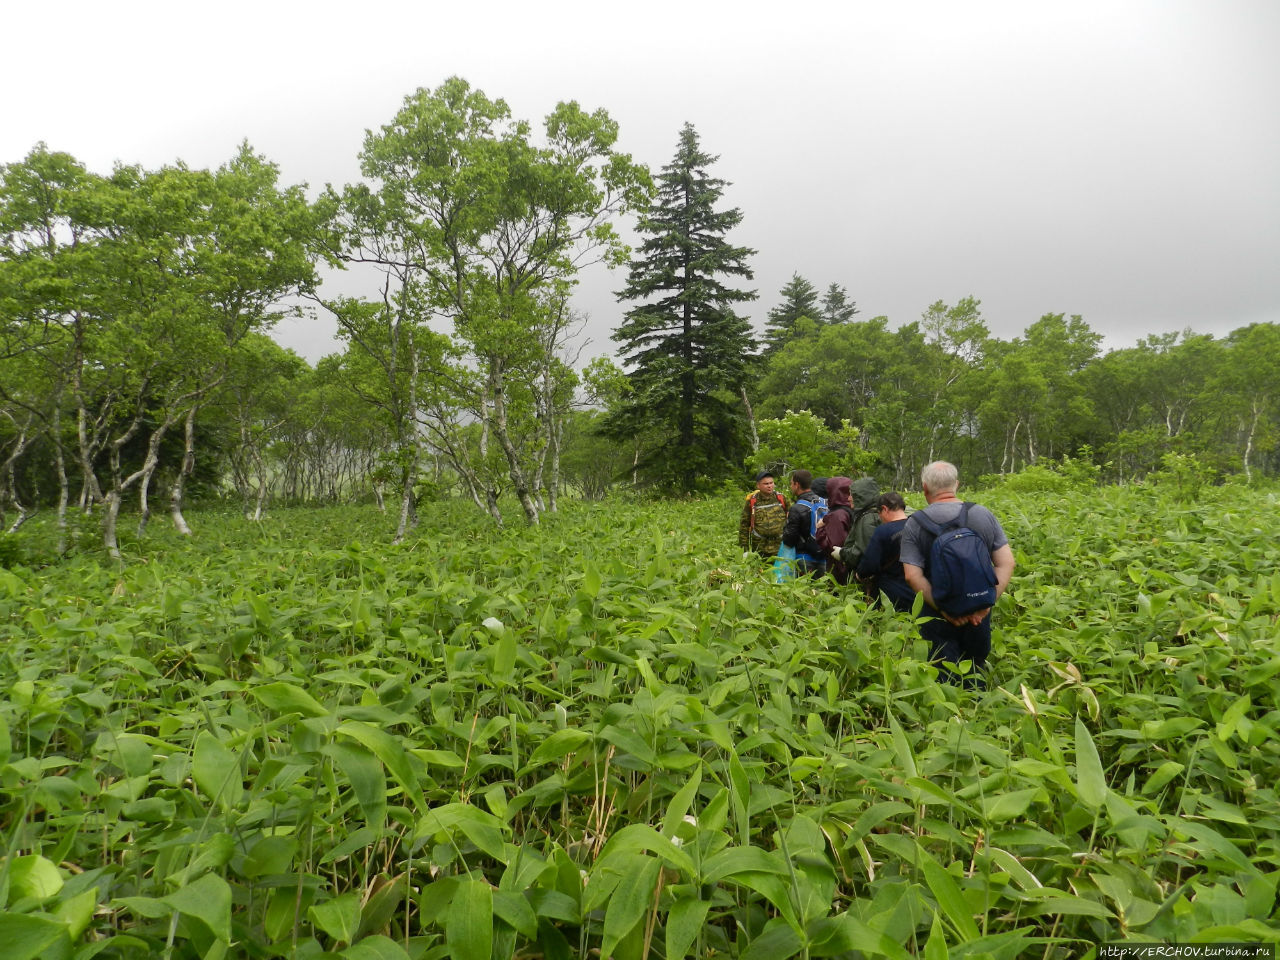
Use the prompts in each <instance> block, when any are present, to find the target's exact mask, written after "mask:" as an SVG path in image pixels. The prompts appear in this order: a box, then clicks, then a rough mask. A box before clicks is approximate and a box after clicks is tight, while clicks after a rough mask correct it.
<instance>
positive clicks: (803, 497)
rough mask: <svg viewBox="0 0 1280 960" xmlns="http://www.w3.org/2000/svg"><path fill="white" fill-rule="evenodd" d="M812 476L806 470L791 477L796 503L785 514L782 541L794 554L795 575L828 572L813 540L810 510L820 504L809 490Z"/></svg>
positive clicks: (825, 561) (821, 501)
mask: <svg viewBox="0 0 1280 960" xmlns="http://www.w3.org/2000/svg"><path fill="white" fill-rule="evenodd" d="M812 483H813V474H812V473H810V472H809V471H808V470H796V471H795V472H794V473H792V474H791V492H792V494H793V495H794V496H795V502H794V503H793V504H792V506H791V509H790V510H788V511H787V522H786V524H784V525H783V527H782V542H783V543H784V544H786V545H787V546H788V547H793V548H794V549H795V551H796V574H797V575H803V574H806V573H808V574H812V575H813V576H815V577H816V576H821V575H822V574H823V573H825V572H826V570H827V560H826V557H825V556H824V555H823V552H822V547H821V546H820V545H819V544H818V541H817V540H815V539H814V537H813V526H814V524H813V521H812V519H811V517H812V513H813V509H814V507H815V506H817V505H818V504H821V503H823V500H822V498H820V497H819V496H818V495H817V494H816V493H814V492H813V491H812V490H811V489H810V485H811V484H812Z"/></svg>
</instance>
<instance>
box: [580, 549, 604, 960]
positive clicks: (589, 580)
mask: <svg viewBox="0 0 1280 960" xmlns="http://www.w3.org/2000/svg"><path fill="white" fill-rule="evenodd" d="M582 590H583V592H584V593H585V594H586V595H587V596H589V597H591V598H592V599H593V600H594V599H595V598H596V596H597V595H599V593H600V568H599V567H597V566H596V565H595V564H594V563H592V562H591V561H590V560H588V561H587V562H586V563H585V564H583V567H582ZM606 955H607V954H606Z"/></svg>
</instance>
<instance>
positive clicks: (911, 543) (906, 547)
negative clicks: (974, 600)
mask: <svg viewBox="0 0 1280 960" xmlns="http://www.w3.org/2000/svg"><path fill="white" fill-rule="evenodd" d="M920 485H921V486H922V487H923V488H924V497H925V500H927V501H928V504H929V505H928V506H927V507H925V508H924V510H923V511H921V512H922V513H924V514H925V515H926V516H928V517H929V519H930V520H933V521H934V522H935V523H938V524H940V525H941V526H943V527H944V528H945V527H946V526H947V524H949V523H951V522H952V521H954V520H955V519H956V518H957V517H959V516H960V510H961V508H962V507H963V506H964V503H963V501H961V500H960V499H959V498H958V497H957V496H956V490H957V489H958V488H959V486H960V479H959V475H958V473H957V472H956V468H955V466H954V465H953V464H950V463H947V462H946V461H944V460H939V461H937V462H936V463H931V464H929V465H928V466H927V467H925V468H924V470H923V471H921V473H920ZM914 516H916V515H915V514H913V515H912V517H914ZM912 517H908V518H907V525H906V527H904V528H903V531H902V553H901V556H902V572H903V575H904V576H905V577H906V581H907V583H908V584H910V585H911V588H912V589H913V590H915V591H916V592H917V593H923V594H924V601H925V607H924V609H923V610H922V613H924V614H925V615H927V616H928V617H929V619H928V620H926V621H925V622H924V623H922V624H921V625H920V635H921V636H922V637H924V639H926V640H928V641H929V643H930V651H929V659H930V660H932V661H934V662H935V663H937V664H938V665H939V666H938V668H939V670H940V671H941V679H943V680H945V681H948V682H951V683H955V682H958V681H959V680H960V676H959V675H958V674H957V673H956V672H955V671H954V670H952V669H951V668H950V667H949V666H947V664H959V663H960V662H961V661H964V660H968V661H970V662H971V663H972V664H973V668H974V671H975V672H974V673H973V674H971V675H970V676H969V677H966V678H965V680H964V684H965V686H969V687H981V686H983V682H982V679H981V677H980V676H978V675H977V673H976V671H978V670H980V669H982V667H984V666H985V665H986V662H987V655H988V654H989V653H990V652H991V608H990V607H986V608H984V609H982V610H975V611H974V612H973V613H968V614H964V615H963V616H951V615H950V614H946V613H943V612H942V611H941V610H939V609H937V608H936V607H935V606H934V603H933V588H932V586H931V585H930V584H929V580H928V576H927V574H926V570H927V568H928V557H929V552H930V549H931V548H932V546H933V535H932V534H931V533H930V532H929V531H928V530H926V529H925V528H924V525H923V524H921V523H919V522H917V521H914V520H913V519H912ZM968 527H969V529H971V530H972V531H973V532H974V533H976V534H977V535H978V538H979V539H980V540H981V541H982V542H983V543H984V544H986V546H987V549H988V550H989V551H990V553H991V564H992V566H993V567H994V568H995V575H996V598H997V599H999V598H1000V595H1001V594H1003V593H1004V591H1005V588H1006V587H1008V585H1009V578H1010V577H1011V576H1012V575H1013V567H1014V559H1013V549H1012V548H1011V547H1010V546H1009V538H1008V537H1006V536H1005V533H1004V530H1003V528H1001V526H1000V521H999V520H997V519H996V518H995V515H994V514H992V512H991V511H990V510H988V509H987V508H986V507H984V506H981V505H979V504H976V503H975V504H974V505H973V506H972V507H970V508H969V517H968Z"/></svg>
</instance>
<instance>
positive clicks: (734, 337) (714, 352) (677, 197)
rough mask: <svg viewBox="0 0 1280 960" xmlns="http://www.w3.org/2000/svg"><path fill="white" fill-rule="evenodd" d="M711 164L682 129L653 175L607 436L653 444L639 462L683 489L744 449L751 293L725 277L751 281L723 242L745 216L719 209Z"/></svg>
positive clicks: (619, 335) (689, 129) (719, 183)
mask: <svg viewBox="0 0 1280 960" xmlns="http://www.w3.org/2000/svg"><path fill="white" fill-rule="evenodd" d="M717 159H719V158H718V157H714V156H711V155H709V154H707V153H704V152H703V151H702V149H701V147H700V146H699V142H698V134H697V132H696V131H695V130H694V128H693V126H692V125H691V124H688V123H686V124H685V125H684V128H683V129H682V130H681V131H680V141H679V145H678V147H677V149H676V154H675V157H674V158H673V159H672V161H671V162H670V163H669V164H667V165H666V166H664V167H663V168H662V172H661V174H660V175H659V176H658V177H657V182H658V191H657V198H656V200H655V201H654V204H653V206H652V207H651V208H650V210H649V212H648V213H647V214H646V215H645V216H643V217H641V218H640V220H639V223H638V224H637V227H636V229H637V230H638V231H639V233H640V234H642V235H643V236H645V237H646V239H645V240H644V242H643V243H642V244H641V245H640V249H639V251H638V255H637V257H636V259H634V260H632V262H631V270H630V275H629V277H628V279H627V285H626V287H625V289H623V290H622V291H620V292H619V294H618V296H619V299H621V300H634V301H639V305H638V306H635V307H632V308H631V309H630V310H629V311H628V312H627V314H626V318H625V319H624V321H623V323H622V325H621V326H620V327H619V328H618V329H617V330H616V331H615V332H614V334H613V339H614V340H615V341H617V342H618V343H619V344H621V347H620V349H619V353H620V354H621V357H622V359H623V362H624V364H625V365H626V366H627V367H628V368H629V376H630V380H631V384H632V387H633V390H632V392H631V394H630V396H629V399H628V400H627V402H625V403H624V404H622V405H621V406H620V407H619V408H618V409H617V410H616V411H615V413H614V414H613V415H612V416H611V418H610V424H609V430H610V432H612V433H613V434H614V435H616V436H620V437H629V438H632V437H640V436H642V435H647V436H649V437H651V438H653V439H654V441H655V442H654V443H653V444H652V449H650V450H649V451H647V452H645V453H643V454H642V455H641V456H640V462H639V466H640V467H641V468H642V469H643V470H644V472H645V473H647V474H649V475H651V476H655V477H656V478H657V479H659V480H660V481H661V482H666V483H671V484H674V485H678V486H679V487H680V488H681V489H683V490H685V491H688V490H691V489H693V487H694V485H695V482H696V480H697V478H698V477H699V476H717V475H725V474H726V473H727V472H729V471H731V470H733V469H734V468H736V467H737V466H738V465H739V464H740V462H741V459H742V456H743V454H744V453H745V447H744V442H745V432H744V430H745V427H746V426H747V425H746V423H745V420H744V414H743V411H742V409H741V406H740V405H739V396H738V395H739V391H740V390H741V389H742V386H743V384H744V382H745V381H746V379H747V378H748V366H749V365H750V363H751V359H752V348H753V339H752V334H751V324H750V322H749V321H748V320H747V319H746V318H745V317H741V316H739V315H738V314H737V313H735V312H734V306H735V305H736V304H739V303H745V302H747V301H750V300H754V299H755V296H756V295H755V292H754V291H748V290H741V289H738V288H736V287H732V286H729V285H728V284H727V283H726V280H727V279H728V278H733V277H741V278H744V279H746V280H750V279H751V278H752V272H751V269H750V267H748V266H747V258H748V257H750V256H751V255H752V254H753V253H755V251H754V250H749V249H747V248H746V247H735V246H733V245H732V244H730V243H729V242H728V241H727V240H726V239H725V234H727V233H728V232H729V231H730V230H732V229H733V228H734V227H736V226H737V225H738V224H739V223H740V222H741V221H742V211H741V210H739V209H737V208H734V209H732V210H717V209H716V204H717V203H718V202H719V200H720V198H721V196H722V195H723V193H724V188H725V187H726V186H727V185H728V184H727V183H726V182H725V181H724V180H719V179H716V178H715V177H712V176H710V175H709V174H708V173H707V168H708V167H710V166H711V164H713V163H715V162H716V160H717Z"/></svg>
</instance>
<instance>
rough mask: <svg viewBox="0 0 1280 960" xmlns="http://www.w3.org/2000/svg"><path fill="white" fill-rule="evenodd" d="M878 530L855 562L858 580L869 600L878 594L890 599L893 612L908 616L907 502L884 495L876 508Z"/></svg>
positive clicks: (911, 597)
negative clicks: (904, 551) (902, 552)
mask: <svg viewBox="0 0 1280 960" xmlns="http://www.w3.org/2000/svg"><path fill="white" fill-rule="evenodd" d="M877 510H878V512H879V514H880V526H878V527H876V532H875V533H874V534H872V535H871V542H870V543H868V544H867V549H866V550H864V551H863V553H862V557H861V558H860V559H859V560H858V580H859V581H860V582H861V583H862V584H863V585H864V586H865V587H866V588H867V593H868V599H869V600H873V601H874V600H877V599H879V597H880V595H881V594H884V595H885V596H886V597H888V598H889V602H890V603H892V604H893V607H894V609H895V610H901V611H902V612H903V613H910V612H911V605H912V604H913V603H914V602H915V598H916V592H915V591H914V590H912V589H911V585H910V584H909V583H907V578H906V577H905V576H904V575H903V573H902V559H901V557H900V556H899V552H898V551H899V548H900V547H901V546H902V528H903V527H905V526H906V525H907V502H906V501H905V500H903V499H902V494H900V493H886V494H884V495H883V496H881V497H880V501H879V503H878V504H877Z"/></svg>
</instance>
